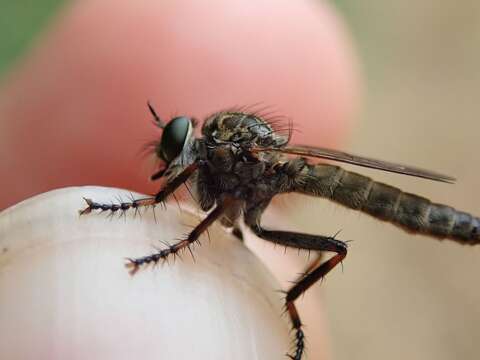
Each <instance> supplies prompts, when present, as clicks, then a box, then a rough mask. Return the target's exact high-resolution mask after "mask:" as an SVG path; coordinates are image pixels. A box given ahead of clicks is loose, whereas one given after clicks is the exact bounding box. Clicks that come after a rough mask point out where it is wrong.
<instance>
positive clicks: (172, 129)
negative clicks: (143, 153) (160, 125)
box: [157, 116, 192, 163]
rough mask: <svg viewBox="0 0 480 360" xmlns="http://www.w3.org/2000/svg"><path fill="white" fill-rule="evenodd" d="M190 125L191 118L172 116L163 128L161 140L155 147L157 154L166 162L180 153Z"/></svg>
mask: <svg viewBox="0 0 480 360" xmlns="http://www.w3.org/2000/svg"><path fill="white" fill-rule="evenodd" d="M191 126H192V123H191V120H190V118H188V117H186V116H179V117H176V118H173V119H172V120H171V121H170V122H169V123H168V124H167V125H165V127H164V129H163V134H162V140H161V141H160V146H159V147H158V148H157V155H158V156H159V157H160V158H161V159H163V160H164V161H166V162H167V163H169V162H171V161H172V160H173V159H175V158H176V157H177V156H178V155H180V153H181V152H182V149H183V146H184V145H185V142H186V141H187V137H188V134H189V131H190V128H191Z"/></svg>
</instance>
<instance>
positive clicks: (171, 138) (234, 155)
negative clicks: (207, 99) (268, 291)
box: [80, 104, 480, 360]
mask: <svg viewBox="0 0 480 360" xmlns="http://www.w3.org/2000/svg"><path fill="white" fill-rule="evenodd" d="M148 107H149V109H150V112H151V114H152V116H153V118H154V122H155V124H156V125H157V126H158V127H159V128H161V129H163V133H162V136H161V138H160V140H159V141H158V142H156V143H155V145H154V149H155V154H156V156H157V157H158V158H159V159H160V160H161V163H162V164H163V165H162V166H161V167H160V168H159V170H158V172H156V173H155V174H154V175H152V177H151V179H152V180H156V179H160V178H164V180H165V186H163V188H162V189H161V190H160V191H159V192H158V193H157V194H155V195H152V196H149V197H144V198H140V199H136V200H132V201H130V202H122V203H118V204H113V205H112V204H101V203H97V202H95V201H92V200H90V199H85V200H86V202H87V207H86V208H85V209H83V210H81V211H80V213H81V214H88V213H90V212H92V211H93V210H100V211H110V212H116V211H127V210H129V209H135V211H138V209H139V208H141V207H145V206H155V205H157V204H159V203H162V202H164V201H165V200H166V199H167V197H168V196H169V195H171V194H173V192H174V191H175V190H176V189H177V188H178V187H179V186H180V185H182V184H184V183H185V182H186V181H187V180H191V181H192V183H193V184H194V188H195V192H196V194H197V200H198V202H199V205H200V207H201V208H202V210H204V211H205V212H208V215H207V216H206V217H205V218H204V220H203V221H201V222H200V224H198V225H197V226H196V227H195V228H194V229H193V230H192V231H191V232H190V233H189V234H188V236H187V237H186V238H185V239H184V240H181V241H178V242H177V243H175V244H173V245H170V246H169V247H167V248H165V249H163V250H159V251H157V252H155V253H153V254H151V255H148V256H144V257H140V258H135V259H129V261H128V263H127V266H128V267H129V268H130V269H131V272H132V273H135V272H136V271H137V270H138V269H139V268H140V267H141V266H142V265H146V264H151V263H157V262H159V261H161V260H164V259H166V258H167V257H169V256H172V255H175V254H176V253H178V252H179V251H182V250H185V249H189V250H190V245H192V244H193V243H194V242H196V241H197V240H198V239H199V237H200V235H201V234H202V233H203V232H204V231H205V230H207V228H208V227H209V226H210V225H211V224H212V223H213V222H214V221H216V220H220V221H221V222H222V224H224V225H225V226H227V227H230V228H232V229H238V228H239V227H238V224H239V222H240V221H244V223H245V224H246V225H247V227H249V228H250V229H251V230H252V231H253V233H254V234H256V235H257V236H258V237H260V238H262V239H264V240H267V241H271V242H273V243H275V244H281V245H284V246H287V247H292V248H297V249H306V250H313V251H317V252H318V253H321V252H325V251H328V252H333V253H335V255H334V256H332V257H331V258H330V259H328V260H326V261H324V262H322V260H321V257H320V256H319V257H318V258H317V259H316V260H314V261H313V262H312V264H311V265H310V266H309V267H308V269H307V271H306V272H305V273H304V275H302V276H300V278H299V279H297V281H296V282H295V285H294V286H293V287H292V288H291V289H289V290H288V291H287V292H286V297H285V306H286V310H287V312H288V314H289V317H290V320H291V322H292V326H293V329H294V331H295V350H294V352H293V354H291V355H289V357H290V358H292V359H295V360H300V359H301V358H302V355H303V352H304V333H303V331H302V323H301V321H300V317H299V314H298V312H297V309H296V307H295V300H296V299H297V298H298V297H299V296H300V295H301V294H302V293H303V292H305V291H306V290H307V289H308V288H309V287H310V286H312V285H313V284H314V283H315V282H317V281H318V280H319V279H321V278H323V277H324V276H325V275H326V274H327V273H328V272H329V271H330V270H332V269H333V268H334V267H335V266H336V265H337V264H338V263H340V262H341V261H342V260H343V259H344V258H345V257H346V255H347V244H346V243H345V242H343V241H341V240H339V239H336V238H335V237H330V236H321V235H311V234H304V233H296V232H290V231H277V230H270V229H265V228H263V227H262V225H261V221H260V220H261V217H262V213H263V212H264V210H265V209H266V208H267V206H268V205H269V203H270V201H271V200H272V198H273V197H274V196H275V195H278V194H283V193H289V192H297V193H302V194H307V195H312V196H318V197H324V198H327V199H330V200H333V201H335V202H337V203H339V204H341V205H344V206H346V207H348V208H351V209H356V210H360V211H363V212H365V213H367V214H369V215H371V216H374V217H376V218H377V219H380V220H384V221H388V222H391V223H392V224H394V225H397V226H399V227H401V228H403V229H404V230H407V231H409V232H412V233H420V234H425V235H429V236H432V237H436V238H439V239H444V238H448V239H450V240H453V241H456V242H458V243H461V244H468V245H475V244H479V243H480V219H479V218H477V217H474V216H472V215H470V214H467V213H464V212H460V211H457V210H455V209H453V208H452V207H449V206H446V205H441V204H436V203H432V202H431V201H429V200H428V199H425V198H423V197H420V196H417V195H413V194H409V193H405V192H402V191H401V190H399V189H397V188H395V187H392V186H389V185H386V184H382V183H379V182H376V181H374V180H372V179H370V178H368V177H366V176H363V175H359V174H356V173H354V172H350V171H347V170H344V169H342V168H341V167H338V166H334V165H330V164H322V163H314V162H312V161H309V160H308V159H307V158H322V159H328V160H335V161H339V162H344V163H349V164H353V165H359V166H364V167H368V168H374V169H379V170H384V171H389V172H394V173H399V174H405V175H410V176H416V177H421V178H425V179H430V180H435V181H441V182H446V183H453V182H454V180H455V179H453V178H451V177H449V176H445V175H441V174H437V173H434V172H431V171H426V170H421V169H418V168H414V167H410V166H403V165H398V164H392V163H388V162H384V161H379V160H374V159H369V158H366V157H360V156H356V155H351V154H348V153H344V152H339V151H335V150H330V149H324V148H319V147H310V146H290V145H288V143H289V140H290V136H289V134H282V132H281V131H276V129H275V126H274V125H273V124H272V122H271V121H269V119H267V117H265V116H262V115H260V114H258V113H254V112H249V111H246V110H230V111H221V112H218V113H215V114H213V115H211V116H209V117H208V118H207V119H206V120H205V122H204V124H203V127H202V135H201V137H195V136H194V134H193V130H194V127H195V121H194V120H193V119H192V118H189V117H185V116H180V117H175V118H173V119H172V120H171V121H170V122H168V123H167V124H165V123H164V122H163V121H162V120H161V119H160V117H159V116H158V115H157V114H156V112H155V110H154V109H153V107H152V106H151V105H150V104H148ZM277 130H278V129H277ZM292 155H298V156H297V157H292ZM236 233H237V234H241V232H239V230H237V232H236Z"/></svg>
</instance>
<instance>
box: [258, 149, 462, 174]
mask: <svg viewBox="0 0 480 360" xmlns="http://www.w3.org/2000/svg"><path fill="white" fill-rule="evenodd" d="M254 151H278V152H281V153H284V154H291V155H300V156H306V157H314V158H322V159H328V160H334V161H340V162H344V163H348V164H353V165H358V166H363V167H367V168H372V169H378V170H383V171H389V172H393V173H397V174H404V175H410V176H416V177H420V178H424V179H429V180H435V181H441V182H445V183H454V182H455V178H453V177H450V176H447V175H442V174H439V173H436V172H433V171H429V170H423V169H419V168H416V167H413V166H406V165H401V164H394V163H390V162H386V161H382V160H376V159H370V158H367V157H363V156H358V155H353V154H349V153H346V152H342V151H338V150H332V149H325V148H321V147H313V146H303V145H297V146H285V147H283V148H256V149H254Z"/></svg>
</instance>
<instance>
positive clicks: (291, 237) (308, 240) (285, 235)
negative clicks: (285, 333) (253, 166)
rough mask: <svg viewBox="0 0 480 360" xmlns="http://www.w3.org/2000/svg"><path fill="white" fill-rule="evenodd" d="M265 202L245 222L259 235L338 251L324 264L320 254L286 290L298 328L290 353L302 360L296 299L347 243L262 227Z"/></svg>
mask: <svg viewBox="0 0 480 360" xmlns="http://www.w3.org/2000/svg"><path fill="white" fill-rule="evenodd" d="M266 205H268V202H267V203H266V204H265V203H264V204H257V206H256V207H252V208H251V210H250V211H249V212H247V214H246V215H245V222H246V223H247V225H248V226H249V227H250V228H251V229H252V230H253V232H254V233H255V234H256V235H257V236H258V237H260V238H262V239H264V240H268V241H271V242H273V243H275V244H280V245H284V246H288V247H292V248H297V249H305V250H314V251H319V252H322V251H328V252H334V253H335V255H334V256H333V257H331V258H330V259H328V260H326V261H325V262H323V263H322V260H321V259H322V257H321V256H320V255H319V256H318V257H317V258H316V259H315V260H314V261H313V262H312V264H311V265H310V266H308V268H307V270H306V272H305V273H304V274H303V275H302V276H300V278H299V279H298V280H297V282H296V283H295V285H294V286H293V287H292V288H290V289H289V290H288V291H287V295H286V297H285V307H286V311H287V312H288V315H289V317H290V320H291V322H292V326H293V329H294V330H295V352H294V353H293V354H289V355H288V356H289V357H290V358H291V359H294V360H300V359H301V358H302V355H303V353H304V350H305V335H304V333H303V330H302V322H301V320H300V316H299V314H298V311H297V308H296V306H295V300H296V299H297V298H298V297H299V296H300V295H301V294H303V293H304V292H305V291H306V290H307V289H308V288H310V286H312V285H313V284H315V283H316V282H317V281H318V280H321V279H322V278H323V277H324V276H325V275H326V274H328V273H329V272H330V270H332V269H333V268H334V267H335V266H336V265H338V264H339V263H340V262H341V261H342V260H343V259H344V258H345V257H346V256H347V244H346V243H344V242H343V241H340V240H337V239H335V238H334V237H328V236H321V235H310V234H303V233H295V232H289V231H272V230H266V229H263V228H262V227H261V225H260V215H261V213H262V212H263V210H264V209H265V207H266Z"/></svg>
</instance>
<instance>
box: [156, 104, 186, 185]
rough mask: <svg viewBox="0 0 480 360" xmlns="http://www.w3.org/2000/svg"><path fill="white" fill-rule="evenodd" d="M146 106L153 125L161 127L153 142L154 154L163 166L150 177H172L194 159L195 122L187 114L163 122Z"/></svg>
mask: <svg viewBox="0 0 480 360" xmlns="http://www.w3.org/2000/svg"><path fill="white" fill-rule="evenodd" d="M148 107H149V109H150V112H151V113H152V115H153V118H154V122H155V125H156V126H158V127H159V128H161V129H163V132H162V136H161V137H160V139H159V140H158V141H156V142H155V155H156V156H157V157H158V159H159V160H160V161H161V163H162V164H163V166H162V168H161V169H160V170H159V171H158V172H157V173H155V174H153V175H152V177H151V179H152V180H156V179H159V178H160V177H162V176H166V177H168V178H170V177H174V176H176V175H177V174H178V173H179V172H181V171H182V170H183V169H184V168H185V167H186V166H188V165H190V164H192V163H193V162H194V161H195V151H194V143H195V137H194V134H193V128H194V123H195V122H194V120H193V119H192V118H190V117H187V116H176V117H174V118H172V119H171V120H170V121H169V122H168V123H166V124H165V123H164V122H163V121H162V120H161V119H160V117H159V116H158V115H157V113H156V112H155V110H154V109H153V107H152V106H151V105H150V104H148Z"/></svg>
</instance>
